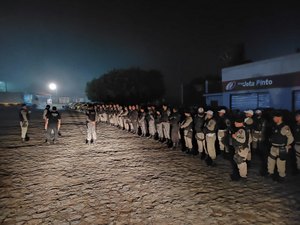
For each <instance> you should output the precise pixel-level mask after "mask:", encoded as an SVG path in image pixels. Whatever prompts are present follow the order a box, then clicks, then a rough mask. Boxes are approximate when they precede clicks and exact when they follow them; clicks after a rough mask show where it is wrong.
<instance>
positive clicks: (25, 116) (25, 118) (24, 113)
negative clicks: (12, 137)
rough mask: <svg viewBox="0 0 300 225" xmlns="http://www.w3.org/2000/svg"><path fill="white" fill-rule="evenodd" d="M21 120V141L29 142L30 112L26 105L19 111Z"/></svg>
mask: <svg viewBox="0 0 300 225" xmlns="http://www.w3.org/2000/svg"><path fill="white" fill-rule="evenodd" d="M19 119H20V127H21V140H22V142H25V141H29V137H28V135H27V131H28V126H29V110H28V108H27V106H26V104H22V107H21V109H20V110H19Z"/></svg>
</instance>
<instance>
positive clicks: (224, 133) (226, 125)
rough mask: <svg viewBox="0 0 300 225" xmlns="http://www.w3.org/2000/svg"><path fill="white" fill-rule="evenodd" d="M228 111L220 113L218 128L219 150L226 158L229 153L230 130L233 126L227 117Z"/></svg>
mask: <svg viewBox="0 0 300 225" xmlns="http://www.w3.org/2000/svg"><path fill="white" fill-rule="evenodd" d="M225 114H226V110H225V109H221V110H219V111H218V118H217V127H218V142H219V148H220V151H221V153H222V155H223V157H224V158H226V155H227V154H228V153H229V137H228V135H229V129H230V126H231V123H230V120H229V119H228V118H227V117H226V115H225Z"/></svg>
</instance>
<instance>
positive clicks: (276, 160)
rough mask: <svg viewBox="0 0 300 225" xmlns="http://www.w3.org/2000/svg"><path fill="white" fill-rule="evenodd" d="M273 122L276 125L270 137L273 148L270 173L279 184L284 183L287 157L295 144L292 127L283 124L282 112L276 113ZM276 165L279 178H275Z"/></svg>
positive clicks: (270, 157) (270, 155) (269, 162)
mask: <svg viewBox="0 0 300 225" xmlns="http://www.w3.org/2000/svg"><path fill="white" fill-rule="evenodd" d="M273 121H274V124H273V127H272V133H271V137H270V143H271V145H272V146H271V150H270V154H269V157H268V173H269V176H270V177H271V178H272V179H274V180H276V179H278V181H279V182H283V181H284V178H285V176H286V173H285V170H286V165H285V164H286V160H287V155H288V151H289V150H290V149H291V147H292V146H291V145H292V143H293V142H294V137H293V135H292V132H291V129H290V127H289V126H288V125H286V124H285V123H284V122H283V118H282V114H281V113H280V112H276V113H274V115H273ZM275 165H277V170H278V174H279V177H276V176H274V170H275Z"/></svg>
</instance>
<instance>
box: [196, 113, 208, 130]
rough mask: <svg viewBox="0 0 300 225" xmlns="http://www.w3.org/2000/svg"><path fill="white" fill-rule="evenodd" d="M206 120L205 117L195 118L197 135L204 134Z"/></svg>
mask: <svg viewBox="0 0 300 225" xmlns="http://www.w3.org/2000/svg"><path fill="white" fill-rule="evenodd" d="M204 119H205V118H204V116H199V115H196V116H195V118H194V123H195V132H196V133H201V132H203V125H204Z"/></svg>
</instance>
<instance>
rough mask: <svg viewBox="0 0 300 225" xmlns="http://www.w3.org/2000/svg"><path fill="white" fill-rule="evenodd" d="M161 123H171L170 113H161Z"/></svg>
mask: <svg viewBox="0 0 300 225" xmlns="http://www.w3.org/2000/svg"><path fill="white" fill-rule="evenodd" d="M161 121H162V122H168V121H169V111H168V110H166V111H164V110H163V111H162V112H161Z"/></svg>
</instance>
